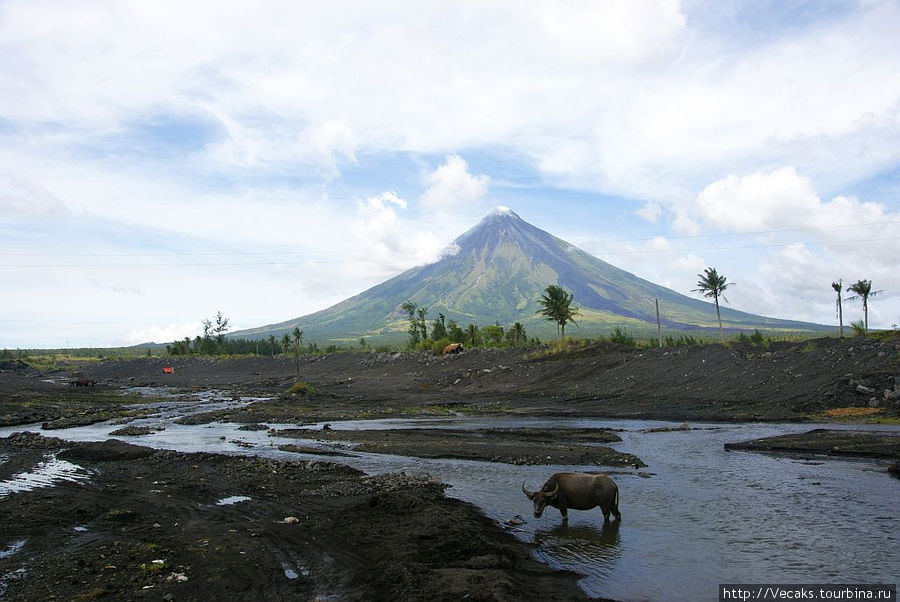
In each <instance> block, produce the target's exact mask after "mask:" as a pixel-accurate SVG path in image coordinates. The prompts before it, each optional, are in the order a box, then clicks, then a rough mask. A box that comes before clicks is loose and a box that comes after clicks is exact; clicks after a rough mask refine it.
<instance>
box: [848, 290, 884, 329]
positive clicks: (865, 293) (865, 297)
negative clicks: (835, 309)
mask: <svg viewBox="0 0 900 602" xmlns="http://www.w3.org/2000/svg"><path fill="white" fill-rule="evenodd" d="M847 290H848V291H851V292H854V293H856V294H855V295H853V296H852V297H846V298H844V301H856V300H857V299H862V302H863V317H864V318H865V321H864V322H863V328H864V332H865V334H869V297H874V296H875V295H877V294H878V293H881V292H884V291H873V290H872V281H871V280H857V281H856V282H855V283H854V284H851V285H850V286H848V287H847Z"/></svg>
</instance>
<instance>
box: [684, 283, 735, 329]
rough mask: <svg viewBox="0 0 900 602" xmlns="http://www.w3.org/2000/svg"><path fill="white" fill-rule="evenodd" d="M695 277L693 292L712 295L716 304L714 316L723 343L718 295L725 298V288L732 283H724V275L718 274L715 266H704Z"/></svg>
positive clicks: (706, 295) (726, 300)
mask: <svg viewBox="0 0 900 602" xmlns="http://www.w3.org/2000/svg"><path fill="white" fill-rule="evenodd" d="M697 277H698V278H700V280H699V281H698V282H697V288H695V289H694V291H693V292H695V293H700V294H701V295H703V296H704V297H712V298H713V301H715V304H716V318H718V320H719V339H721V341H722V342H723V343H724V342H725V332H724V331H723V330H722V312H721V311H720V310H719V297H722V299H725V295H724V294H723V293H724V292H725V289H727V288H728V287H729V286H732V285H733V284H734V283H733V282H732V283H726V282H725V280H726V278H725V276H720V275H719V273H718V272H716V268H706V269H705V270H703V273H702V274H697ZM725 303H728V299H725Z"/></svg>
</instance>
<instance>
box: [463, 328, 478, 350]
mask: <svg viewBox="0 0 900 602" xmlns="http://www.w3.org/2000/svg"><path fill="white" fill-rule="evenodd" d="M466 336H467V337H469V344H470V345H471V346H472V347H477V346H478V339H479V336H478V327H477V326H475V325H474V324H469V327H468V328H466Z"/></svg>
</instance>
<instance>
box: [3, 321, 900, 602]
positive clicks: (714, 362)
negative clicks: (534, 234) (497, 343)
mask: <svg viewBox="0 0 900 602" xmlns="http://www.w3.org/2000/svg"><path fill="white" fill-rule="evenodd" d="M898 352H900V337H898V336H896V335H894V336H893V337H888V338H885V339H884V340H872V339H867V340H861V339H846V340H837V339H821V340H813V341H808V342H807V341H803V342H799V343H778V344H774V345H772V346H770V347H755V346H751V345H731V346H729V347H722V346H719V345H710V346H704V347H700V348H672V349H645V350H638V349H631V348H620V347H616V346H612V345H609V344H594V345H590V346H588V347H586V348H583V349H578V350H575V351H574V352H571V353H564V354H557V355H553V356H541V355H540V354H538V355H535V356H530V357H526V356H524V355H523V351H522V350H518V349H512V350H474V351H467V352H465V353H463V354H461V355H458V356H448V357H434V356H431V355H428V354H424V353H397V354H386V353H340V354H329V355H326V356H321V357H305V358H303V359H302V362H301V375H302V378H303V379H304V380H306V381H307V382H308V383H310V384H312V385H313V386H314V387H315V388H316V389H317V391H318V392H317V393H313V394H309V395H287V394H285V391H286V390H287V388H288V387H289V386H290V385H291V382H292V380H293V375H294V364H293V361H292V359H291V358H288V357H280V358H275V359H271V358H238V359H216V358H196V357H193V358H149V359H142V360H133V361H103V362H98V363H96V364H92V365H86V366H79V368H78V369H79V370H80V371H81V372H82V373H83V375H84V377H85V378H88V379H92V380H95V381H97V383H98V384H97V386H96V387H85V388H75V387H69V386H66V385H65V383H66V381H67V380H68V374H65V373H57V374H40V373H38V372H37V371H35V370H33V369H31V368H30V367H28V366H26V365H23V364H20V363H17V362H2V363H0V425H16V424H27V423H33V422H46V423H47V426H48V427H53V426H66V425H70V424H89V423H91V422H97V421H100V420H108V419H109V418H112V417H116V416H123V417H126V418H127V417H128V416H129V415H134V414H135V410H129V409H127V408H125V407H124V406H125V405H126V404H128V403H134V402H135V401H136V399H135V397H134V396H130V395H131V394H128V391H129V389H130V388H131V387H134V386H139V385H148V386H161V387H166V386H168V387H170V388H178V389H180V390H188V391H199V390H208V389H218V390H223V391H229V392H231V393H232V394H241V395H251V396H272V397H273V399H272V400H271V401H268V402H263V403H255V404H253V405H251V406H249V407H247V408H243V409H236V410H227V411H221V412H213V413H209V414H206V415H204V416H200V417H197V418H194V419H193V421H197V422H207V421H213V420H229V421H235V422H243V423H247V424H248V425H259V424H261V423H267V422H268V423H275V422H277V423H294V424H298V425H299V424H308V423H310V422H324V421H331V420H340V419H360V418H376V417H392V416H447V415H451V413H463V414H465V413H491V414H510V415H524V416H598V417H630V418H659V419H669V420H676V421H684V420H691V421H695V420H739V421H744V420H779V421H791V420H810V419H812V420H822V419H823V418H824V416H825V414H824V412H825V411H826V410H828V409H830V408H847V407H850V408H855V409H860V410H865V411H867V412H868V411H873V412H875V414H874V415H873V416H870V417H869V418H873V417H874V418H878V419H888V420H897V418H898V416H900V408H898V400H897V399H896V397H891V396H889V393H890V391H892V390H894V388H895V387H896V385H897V379H898V378H900V374H898V372H900V371H898V363H897V358H898ZM168 366H173V367H174V368H175V372H174V374H168V375H167V374H164V373H163V370H162V369H163V367H168ZM48 380H49V381H53V382H47V381H48ZM886 392H887V393H886ZM144 401H146V399H145V400H144ZM251 428H260V427H259V426H253V427H251ZM557 435H558V433H554V438H551V439H548V440H543V441H542V440H540V439H539V438H531V439H529V438H527V437H522V436H521V433H519V434H518V435H515V436H507V435H499V436H497V443H496V444H495V445H494V447H493V449H491V446H490V445H488V446H486V447H484V446H482V449H481V450H480V452H479V453H480V454H481V455H482V456H483V457H487V458H488V459H490V458H492V457H494V456H496V457H497V458H498V459H505V461H517V459H522V458H526V460H527V458H528V457H529V453H530V450H533V449H536V448H540V449H541V454H544V451H545V450H549V451H548V453H546V454H545V455H550V456H555V455H560V456H564V457H566V458H570V459H571V460H572V461H573V462H577V463H579V464H580V463H585V462H584V457H583V456H582V455H581V454H582V452H583V450H582V449H581V448H580V446H581V444H582V443H583V442H579V441H578V439H577V437H576V438H572V437H568V436H567V437H568V440H567V439H566V437H563V438H556V436H557ZM331 436H333V437H335V438H337V437H342V436H343V435H336V434H335V435H331ZM448 436H450V435H436V434H434V433H423V434H422V436H421V437H419V438H418V440H416V441H413V442H409V441H407V442H405V443H403V445H406V449H405V453H410V454H416V455H427V454H429V453H431V454H446V453H448V449H450V448H452V447H453V445H452V443H448V441H449V440H448V439H447V437H448ZM472 436H477V434H473V435H472ZM373 437H374V436H373ZM400 441H401V440H400V439H399V438H397V439H396V440H395V442H394V444H395V445H401V443H400ZM376 443H378V444H379V445H380V443H381V442H379V441H377V440H374V439H371V440H370V442H369V444H373V445H374V444H376ZM569 447H571V448H572V449H571V450H569V449H568V448H569ZM62 448H68V449H69V450H70V451H67V452H62V453H61V454H60V457H61V458H65V459H68V460H70V461H72V462H75V463H77V464H79V465H81V466H83V467H85V468H86V469H88V470H91V471H92V474H91V478H90V480H89V481H87V482H82V483H67V482H64V483H62V484H60V485H58V486H55V487H52V488H45V489H37V490H34V491H31V492H19V493H14V494H11V495H8V496H6V497H4V498H0V517H2V519H3V520H2V521H0V595H2V596H4V599H10V600H40V599H53V598H55V599H66V600H68V599H92V598H98V597H104V596H105V597H107V598H109V599H144V598H147V599H154V600H160V599H175V600H182V599H186V600H190V599H197V600H206V599H228V600H242V599H244V600H257V599H267V600H268V599H314V598H315V597H316V596H322V597H327V596H329V595H334V596H336V597H337V598H338V599H372V600H380V599H384V600H387V599H390V600H432V599H455V600H458V599H462V598H463V597H464V596H466V595H467V594H468V595H469V598H468V599H476V600H477V599H494V600H528V599H560V600H569V599H579V598H582V597H583V594H582V592H581V591H580V590H579V589H578V588H577V587H576V586H575V585H574V579H573V577H572V576H570V575H568V574H561V573H556V572H553V571H550V570H549V569H548V568H546V567H544V566H543V565H540V564H538V563H536V562H534V561H533V560H531V559H530V556H529V549H530V548H529V546H527V545H526V544H523V543H521V542H518V541H516V540H515V539H514V538H513V537H512V536H511V535H510V534H508V533H505V532H503V531H502V530H501V529H500V527H499V526H498V525H496V524H495V523H494V522H493V521H491V520H489V519H487V518H486V517H484V516H483V515H482V514H481V513H480V512H478V511H477V509H475V508H474V507H473V506H470V505H468V504H465V503H463V502H460V501H456V500H451V499H446V498H444V497H443V495H442V488H441V487H440V486H439V485H438V484H434V483H427V482H422V481H419V480H417V479H413V478H411V477H408V476H403V475H393V476H383V477H377V478H368V477H366V476H365V475H363V474H361V473H359V472H358V471H355V470H353V469H350V468H347V467H343V466H340V465H339V464H333V463H327V462H312V463H310V462H274V461H269V460H261V459H253V458H236V457H226V456H218V455H212V454H180V453H175V452H170V451H153V450H149V449H145V448H140V447H135V446H130V445H126V444H123V443H120V442H115V441H113V442H106V443H95V444H85V443H76V444H64V443H61V442H58V441H53V440H46V439H42V438H39V437H34V436H16V437H13V438H11V439H7V440H0V453H2V454H3V455H5V456H7V459H6V461H5V462H3V463H0V479H6V478H9V476H10V475H12V474H15V473H16V472H19V471H21V470H27V469H29V468H30V467H31V466H34V463H35V462H36V461H37V460H39V459H40V458H41V457H42V456H43V454H44V453H46V452H53V451H58V450H61V449H62ZM567 454H571V456H569V455H567ZM335 461H339V458H335ZM555 462H556V460H554V463H555ZM588 463H591V462H588ZM241 495H246V496H249V497H250V498H252V499H250V500H248V501H242V502H238V503H235V504H233V505H225V506H219V505H217V504H216V502H217V501H219V500H221V499H223V498H228V497H230V496H241ZM287 517H295V518H296V519H297V522H293V521H288V522H280V521H283V520H284V519H285V518H287ZM76 527H79V528H83V529H84V530H77V531H76V530H75V529H76ZM22 541H24V543H23V544H21V547H20V544H19V542H22ZM156 561H161V562H156ZM20 569H23V570H24V572H20ZM294 575H295V576H296V578H289V576H294ZM145 588H146V589H145ZM167 596H171V597H168V598H167ZM554 596H555V598H554Z"/></svg>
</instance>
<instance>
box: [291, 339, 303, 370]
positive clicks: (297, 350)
mask: <svg viewBox="0 0 900 602" xmlns="http://www.w3.org/2000/svg"><path fill="white" fill-rule="evenodd" d="M291 338H293V340H294V366H295V367H296V368H297V380H296V382H298V383H299V382H300V341H302V340H303V331H302V330H300V328H299V327H297V326H295V327H294V330H293V331H292V332H291Z"/></svg>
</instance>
